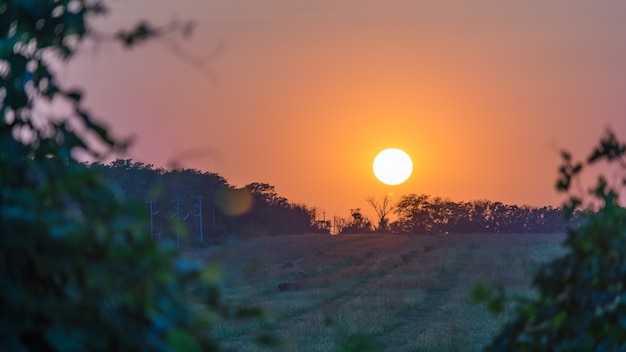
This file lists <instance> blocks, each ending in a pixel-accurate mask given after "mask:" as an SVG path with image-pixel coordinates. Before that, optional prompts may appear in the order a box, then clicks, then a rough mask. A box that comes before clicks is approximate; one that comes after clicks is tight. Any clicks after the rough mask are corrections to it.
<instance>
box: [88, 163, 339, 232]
mask: <svg viewBox="0 0 626 352" xmlns="http://www.w3.org/2000/svg"><path fill="white" fill-rule="evenodd" d="M90 167H93V168H98V169H99V170H100V171H101V172H102V174H103V175H104V176H105V177H106V178H107V180H109V181H110V182H112V183H114V184H115V185H116V186H117V187H118V189H119V190H120V192H121V193H122V194H123V195H124V196H126V197H130V198H134V199H137V200H140V201H142V202H144V204H145V208H146V211H147V212H149V213H150V212H151V216H150V228H151V233H152V236H154V237H155V238H156V239H161V240H165V239H167V240H174V241H179V242H180V243H181V244H184V245H199V244H203V243H204V244H210V243H215V242H220V241H222V240H224V239H225V238H227V237H228V236H231V235H236V236H239V237H247V236H259V235H276V234H286V233H289V234H299V233H311V232H328V229H327V228H323V226H320V223H319V222H316V221H315V219H314V211H312V210H311V209H309V208H307V207H306V206H305V205H301V204H292V203H290V202H288V201H287V199H286V198H283V197H281V196H279V195H278V194H277V193H276V191H275V189H274V186H271V185H268V184H265V183H251V184H249V185H247V186H245V187H243V188H239V189H238V188H236V187H234V186H231V185H229V184H228V182H227V181H226V179H224V178H223V177H222V176H220V175H218V174H215V173H210V172H201V171H199V170H195V169H181V168H179V169H174V170H166V169H164V168H155V167H154V166H153V165H151V164H144V163H142V162H136V161H133V160H131V159H117V160H115V161H113V162H112V163H110V164H102V163H93V164H90ZM175 219H178V221H179V222H180V223H181V224H182V225H183V226H184V227H185V228H186V232H187V235H188V236H187V237H180V236H179V235H180V233H181V232H178V231H177V227H176V226H172V224H173V220H175Z"/></svg>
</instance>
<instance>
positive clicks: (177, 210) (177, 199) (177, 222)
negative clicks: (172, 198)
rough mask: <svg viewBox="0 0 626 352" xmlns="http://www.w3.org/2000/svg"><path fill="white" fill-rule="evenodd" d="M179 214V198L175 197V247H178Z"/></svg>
mask: <svg viewBox="0 0 626 352" xmlns="http://www.w3.org/2000/svg"><path fill="white" fill-rule="evenodd" d="M179 214H180V198H176V247H180V222H179V218H178V216H179Z"/></svg>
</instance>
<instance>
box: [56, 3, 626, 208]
mask: <svg viewBox="0 0 626 352" xmlns="http://www.w3.org/2000/svg"><path fill="white" fill-rule="evenodd" d="M113 7H114V8H113V11H112V15H111V17H110V18H109V19H106V20H103V21H100V22H98V23H97V28H98V29H100V30H102V31H105V32H108V31H110V30H111V29H113V28H117V27H119V26H120V25H121V26H124V25H127V24H129V23H134V22H135V20H136V19H139V18H144V17H147V18H148V19H150V20H151V21H152V20H154V22H155V23H158V22H166V21H167V19H170V18H172V15H173V14H176V17H177V18H181V19H185V18H191V19H195V20H196V24H197V30H196V32H195V33H194V34H193V36H192V37H191V38H190V40H189V41H188V42H185V41H183V40H181V41H180V43H178V44H179V46H180V47H181V48H183V49H184V50H186V53H188V54H189V56H190V57H193V58H200V59H204V58H212V59H209V60H208V61H206V63H205V65H204V66H202V65H195V66H194V65H190V64H188V63H187V62H188V61H185V59H181V58H180V55H176V54H173V53H172V52H170V51H168V49H165V48H166V47H167V45H160V44H159V43H152V44H148V45H146V46H142V47H138V48H136V49H134V50H132V51H121V50H119V49H117V48H111V47H106V46H104V48H103V49H102V50H99V51H98V52H97V53H96V54H95V55H94V54H92V51H90V50H85V51H84V52H83V53H82V54H81V55H79V56H78V57H77V59H76V60H75V61H72V62H71V63H70V65H69V66H68V67H67V68H66V69H65V71H64V75H65V77H67V79H68V81H69V82H70V83H75V84H76V85H78V86H81V87H84V88H85V92H86V95H85V99H86V103H87V106H88V107H89V108H90V109H91V110H92V111H94V112H95V114H96V116H101V117H102V118H103V119H104V120H105V121H106V122H107V123H108V125H109V126H110V127H111V129H112V131H113V133H114V135H118V136H134V135H136V136H137V139H136V143H135V144H134V145H133V146H132V148H131V149H130V152H129V154H128V155H127V156H128V157H132V158H133V159H135V160H139V161H143V162H147V163H151V164H154V165H158V166H167V165H168V164H170V162H171V161H177V162H178V164H179V165H181V166H183V167H189V168H196V169H200V170H203V171H210V172H215V173H218V174H220V175H221V176H223V177H224V178H226V179H227V180H228V182H229V183H230V184H232V185H234V186H238V187H241V186H244V185H246V184H249V183H252V182H266V183H269V184H272V185H274V186H275V187H276V191H277V192H278V193H279V194H281V195H282V196H284V197H286V198H288V199H289V200H290V201H293V202H298V203H305V204H307V205H310V206H316V207H318V208H320V209H324V210H326V211H327V213H329V214H336V215H338V216H348V215H349V209H351V208H362V209H367V208H368V206H367V204H366V203H365V202H364V200H363V199H364V197H366V196H368V195H382V194H386V193H388V192H389V191H390V187H391V186H387V185H384V184H381V183H380V182H379V181H378V180H377V179H376V177H375V176H374V175H373V173H372V172H371V163H372V155H376V153H378V152H379V151H381V150H383V149H385V148H386V147H388V146H396V145H397V146H402V149H404V150H405V151H406V152H407V153H408V154H409V155H410V156H411V158H412V159H413V163H414V165H419V172H417V173H414V174H413V175H412V176H411V177H410V178H409V179H408V180H407V181H406V182H405V183H402V184H400V185H398V186H393V187H394V189H393V192H394V193H395V194H396V195H402V194H408V193H418V194H422V193H425V194H430V195H433V196H441V197H444V198H450V199H452V200H455V201H461V200H474V199H490V200H494V201H501V202H505V203H508V204H520V205H521V204H528V205H537V206H540V205H559V203H560V196H559V195H558V194H557V193H556V191H555V190H554V181H555V178H556V169H557V167H558V166H559V162H560V156H559V151H560V150H561V149H568V150H570V151H572V153H573V155H575V156H578V157H581V158H582V157H585V156H586V155H587V153H588V151H589V150H590V148H591V147H592V146H593V145H594V144H595V142H596V141H597V140H598V138H599V137H600V135H601V134H602V132H603V130H604V129H605V128H606V127H607V126H612V127H613V129H614V130H615V131H616V133H617V135H618V136H622V137H623V133H625V132H624V131H626V119H624V118H623V116H625V115H626V100H624V99H623V96H622V95H623V94H622V93H623V92H624V91H626V81H625V80H619V79H616V78H615V77H622V76H624V75H626V38H624V37H623V36H621V35H620V33H621V32H622V31H621V28H622V27H623V18H626V3H622V2H612V3H610V4H601V5H599V4H593V5H592V4H586V3H584V2H571V1H566V0H555V1H553V2H550V3H549V4H548V3H543V2H541V3H540V2H536V1H528V2H524V3H523V4H522V3H520V4H515V6H513V5H512V4H504V3H501V2H497V1H491V0H486V1H483V2H477V3H473V4H468V3H467V2H462V1H454V0H450V1H448V0H446V1H440V2H431V1H420V0H418V1H415V2H405V1H399V0H397V1H396V0H392V1H389V2H382V1H379V0H374V1H370V2H367V3H364V4H354V3H353V2H349V1H347V0H345V1H344V0H338V1H336V2H332V3H319V4H317V5H315V6H313V7H307V6H306V5H305V4H303V3H291V2H288V1H287V0H271V1H270V2H269V3H265V4H264V5H263V6H261V5H258V4H252V3H248V2H246V1H243V0H236V1H232V2H227V3H224V2H219V1H202V2H201V1H192V0H181V1H180V2H179V3H177V5H176V7H175V8H174V7H168V6H166V5H159V6H151V3H150V2H148V1H146V0H137V1H133V2H131V3H119V4H114V6H113ZM564 8H567V9H568V11H563V9H564ZM146 9H150V11H148V12H146V11H145V10H146ZM175 40H177V39H175ZM222 42H224V43H225V44H224V45H221V44H220V43H222ZM216 48H218V49H219V48H223V49H220V50H217V52H218V55H217V56H216V55H213V54H212V53H214V52H216ZM212 55H213V56H212ZM207 72H210V74H211V75H212V76H213V77H216V79H215V80H213V81H211V80H209V79H207V78H206V77H207ZM196 151H199V152H196Z"/></svg>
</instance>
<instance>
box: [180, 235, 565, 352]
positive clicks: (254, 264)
mask: <svg viewBox="0 0 626 352" xmlns="http://www.w3.org/2000/svg"><path fill="white" fill-rule="evenodd" d="M563 237H564V236H563V235H546V234H523V235H522V234H520V235H485V234H473V235H446V236H408V235H340V236H329V235H299V236H278V237H267V238H259V239H253V240H245V241H237V242H233V243H230V244H228V245H222V246H217V247H211V248H209V249H205V250H198V251H195V252H190V253H188V256H190V257H193V258H199V259H202V260H204V261H206V262H207V263H218V264H219V265H220V266H221V267H222V269H223V272H224V280H225V281H224V287H223V290H224V298H225V300H226V301H227V302H229V303H233V304H235V305H257V306H261V307H262V308H263V309H264V310H265V312H266V318H265V319H263V320H260V319H256V320H249V321H230V320H229V321H223V322H219V324H217V326H216V331H215V334H216V335H217V337H218V338H219V339H220V340H221V341H222V347H223V348H224V349H225V350H239V351H255V350H259V349H260V348H259V347H257V346H256V345H255V344H254V342H253V339H254V336H256V335H257V334H258V333H260V332H271V333H274V334H275V335H277V336H278V337H279V338H280V339H281V340H282V342H283V344H284V345H283V347H284V350H287V351H337V350H342V348H344V349H343V350H350V349H347V348H345V347H350V346H351V347H352V348H353V349H351V350H354V351H359V350H360V351H363V350H375V351H474V350H477V349H479V348H480V347H481V346H484V344H485V343H487V342H488V341H489V340H490V338H491V337H492V336H494V334H495V333H496V332H497V331H498V330H499V328H500V327H501V326H502V324H504V322H505V321H506V316H498V317H494V316H492V315H491V314H490V313H489V312H488V311H487V309H486V308H485V307H484V306H482V305H480V304H475V303H473V302H472V301H471V298H470V293H471V290H472V288H473V287H474V286H475V285H476V284H478V283H481V282H482V283H500V284H502V285H503V286H504V287H505V289H506V290H507V292H514V293H519V294H527V295H530V294H532V290H531V289H530V281H531V275H532V273H533V272H534V271H535V270H536V269H537V268H538V266H539V265H540V264H541V263H543V262H546V261H548V260H550V259H552V258H554V257H555V256H557V255H558V254H559V253H561V252H562V251H563V249H562V248H561V247H560V243H561V242H562V240H563ZM357 340H358V341H357ZM357 343H359V344H361V345H357Z"/></svg>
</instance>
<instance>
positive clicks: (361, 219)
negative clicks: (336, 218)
mask: <svg viewBox="0 0 626 352" xmlns="http://www.w3.org/2000/svg"><path fill="white" fill-rule="evenodd" d="M350 215H351V216H352V220H351V221H350V222H349V223H348V224H347V226H344V227H343V228H342V229H341V232H340V233H342V234H348V233H369V232H372V223H371V221H370V220H369V219H368V218H367V216H365V215H363V213H361V209H360V208H354V209H350Z"/></svg>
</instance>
